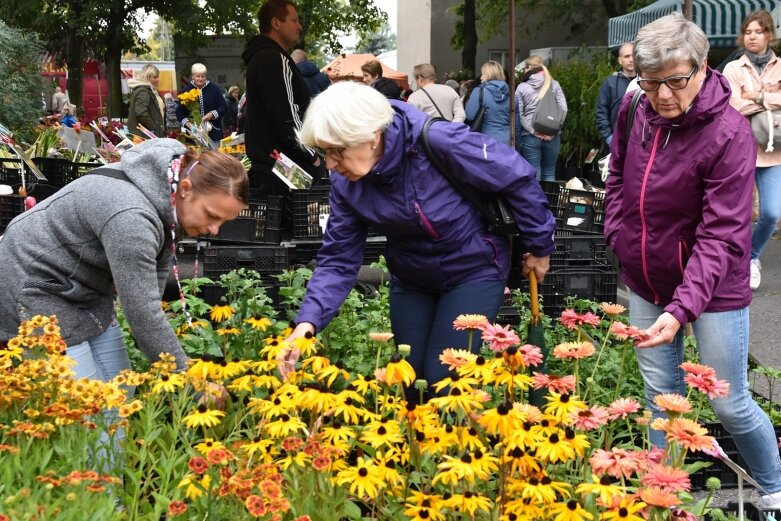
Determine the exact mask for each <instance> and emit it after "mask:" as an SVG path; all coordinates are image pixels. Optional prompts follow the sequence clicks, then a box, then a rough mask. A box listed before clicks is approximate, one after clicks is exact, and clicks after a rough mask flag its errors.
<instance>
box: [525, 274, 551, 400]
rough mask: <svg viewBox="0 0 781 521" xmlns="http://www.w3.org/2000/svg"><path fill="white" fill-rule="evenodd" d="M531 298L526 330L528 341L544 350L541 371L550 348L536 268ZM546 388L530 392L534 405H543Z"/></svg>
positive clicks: (531, 285) (532, 276) (543, 370)
mask: <svg viewBox="0 0 781 521" xmlns="http://www.w3.org/2000/svg"><path fill="white" fill-rule="evenodd" d="M529 299H530V300H531V317H530V318H529V325H528V329H527V332H526V343H527V344H531V345H533V346H537V347H539V348H540V350H541V351H542V364H541V365H540V366H539V367H538V369H539V371H540V372H545V359H546V358H548V350H547V348H546V347H545V328H544V327H543V325H542V313H540V299H539V296H538V291H537V275H535V274H534V270H531V271H529ZM544 396H545V390H544V389H540V390H536V391H534V390H533V391H532V392H531V393H530V394H529V402H530V403H531V404H532V405H536V406H538V407H539V406H541V405H542V404H543V397H544Z"/></svg>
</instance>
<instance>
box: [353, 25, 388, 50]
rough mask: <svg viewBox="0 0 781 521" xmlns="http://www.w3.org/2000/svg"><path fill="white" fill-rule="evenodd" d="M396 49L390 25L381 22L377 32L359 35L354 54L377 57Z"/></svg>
mask: <svg viewBox="0 0 781 521" xmlns="http://www.w3.org/2000/svg"><path fill="white" fill-rule="evenodd" d="M395 48H396V35H395V34H393V33H392V32H391V28H390V24H389V23H388V22H387V21H386V22H383V23H382V25H381V26H380V28H379V30H377V31H371V32H362V33H360V40H358V44H357V45H356V46H355V52H358V53H363V54H373V55H375V56H377V55H378V54H382V53H384V52H386V51H390V50H393V49H395Z"/></svg>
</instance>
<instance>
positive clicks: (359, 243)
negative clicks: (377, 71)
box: [296, 100, 555, 331]
mask: <svg viewBox="0 0 781 521" xmlns="http://www.w3.org/2000/svg"><path fill="white" fill-rule="evenodd" d="M390 103H391V105H392V106H393V108H394V110H395V115H394V117H393V120H392V121H391V123H390V125H389V127H388V128H387V129H386V130H385V133H384V139H385V150H384V153H383V156H382V158H381V159H380V161H379V162H378V163H377V164H376V165H375V166H374V168H373V169H372V170H371V172H369V173H368V174H367V175H366V176H365V177H363V178H361V179H359V180H358V181H354V182H351V181H348V180H347V179H345V178H344V177H342V176H341V175H339V174H333V175H332V176H331V195H330V206H331V215H330V217H329V218H328V224H327V226H326V230H325V233H324V236H323V246H322V247H321V249H320V252H319V253H318V256H317V269H316V270H315V272H314V275H313V277H312V280H311V281H310V282H309V285H308V287H307V291H306V297H305V298H304V301H303V303H302V304H301V309H300V312H299V314H298V316H297V317H296V322H310V323H312V324H313V325H314V326H315V328H316V330H317V331H320V330H322V329H323V328H324V327H325V326H326V325H327V324H328V322H329V321H330V320H331V319H332V318H333V317H334V315H335V314H336V312H337V311H338V310H339V307H340V306H341V305H342V302H343V301H344V299H345V298H346V297H347V294H348V293H349V292H350V290H351V289H352V287H353V286H354V285H355V281H356V279H357V275H358V270H359V268H360V266H361V263H362V259H363V247H364V242H365V240H366V236H367V227H369V226H372V227H373V228H375V229H377V230H379V231H380V233H381V234H382V235H385V236H386V237H387V239H388V247H387V252H386V254H385V256H386V260H387V263H388V269H389V271H390V272H391V276H392V278H393V279H394V280H399V281H401V282H403V283H405V284H407V285H409V286H412V287H415V288H417V289H420V290H423V291H431V292H441V291H445V290H449V289H451V288H453V287H455V286H457V285H458V284H461V283H464V282H480V281H497V280H505V279H506V278H507V276H508V274H509V272H510V250H509V245H508V240H507V238H506V237H501V236H497V235H493V234H491V233H489V232H488V231H487V230H486V226H485V224H484V221H483V218H482V216H481V214H480V213H479V212H478V210H477V209H476V208H475V207H474V206H473V205H472V204H470V203H468V202H467V201H465V200H464V199H463V198H462V197H461V196H460V195H459V194H458V192H456V190H455V189H454V188H453V187H452V186H451V185H450V183H448V181H447V180H446V179H445V178H444V177H442V175H441V174H440V173H439V172H438V171H437V170H436V168H434V166H433V165H432V164H431V162H429V160H428V158H427V157H426V154H425V152H424V151H423V149H422V147H421V146H420V145H419V144H418V138H419V137H420V133H421V131H422V129H423V124H424V123H425V121H426V119H427V118H428V115H427V114H425V113H423V112H421V111H419V110H418V109H416V108H415V107H413V106H411V105H408V104H406V103H402V102H396V101H393V100H391V101H390ZM429 142H430V144H431V148H432V150H433V152H434V153H435V154H437V156H438V157H439V159H440V160H441V161H442V163H443V165H444V166H445V167H446V168H450V169H451V170H450V171H451V172H452V174H453V175H454V176H455V177H456V178H458V179H461V180H462V181H463V182H464V183H465V184H467V185H468V186H470V187H472V188H474V189H475V190H476V191H479V192H495V193H502V194H503V195H504V197H505V199H506V201H507V203H508V205H509V206H511V208H512V211H513V214H514V215H515V220H516V222H517V223H518V227H519V229H520V231H521V235H520V237H518V239H516V240H521V241H522V243H523V246H524V247H525V249H526V251H529V252H531V253H532V254H533V255H535V256H547V255H550V254H551V253H552V252H553V250H554V246H553V232H554V228H555V220H554V218H553V215H552V214H551V213H550V211H549V210H548V202H547V199H546V198H545V194H544V193H543V191H542V189H541V188H540V185H539V184H538V183H537V180H536V177H535V176H536V173H535V170H534V168H532V167H531V166H530V165H529V164H528V163H527V162H526V161H525V160H524V159H523V158H522V157H521V156H520V155H518V153H516V152H515V150H513V149H512V148H510V147H508V146H506V145H502V144H500V143H497V142H496V141H494V140H493V139H491V138H490V137H488V136H486V135H485V134H481V133H478V132H471V131H470V130H469V127H467V126H466V125H464V124H463V123H451V122H445V121H443V122H437V123H434V124H433V125H432V126H431V128H430V129H429Z"/></svg>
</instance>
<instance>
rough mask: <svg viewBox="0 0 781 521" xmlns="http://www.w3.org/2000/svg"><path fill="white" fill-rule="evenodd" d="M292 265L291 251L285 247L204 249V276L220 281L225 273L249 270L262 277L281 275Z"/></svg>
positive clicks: (248, 246)
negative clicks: (243, 269) (240, 269)
mask: <svg viewBox="0 0 781 521" xmlns="http://www.w3.org/2000/svg"><path fill="white" fill-rule="evenodd" d="M289 265H290V250H289V249H288V248H286V247H284V246H255V245H249V244H248V245H242V246H223V245H211V246H207V247H206V248H205V249H204V254H203V275H204V277H208V278H210V279H213V280H214V279H218V278H219V277H220V275H222V274H223V273H228V272H229V271H233V270H237V269H239V268H247V269H250V270H255V271H257V272H258V273H260V274H261V275H273V274H277V273H281V272H282V271H283V270H285V269H287V267H288V266H289Z"/></svg>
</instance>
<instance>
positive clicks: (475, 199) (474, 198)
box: [420, 118, 497, 223]
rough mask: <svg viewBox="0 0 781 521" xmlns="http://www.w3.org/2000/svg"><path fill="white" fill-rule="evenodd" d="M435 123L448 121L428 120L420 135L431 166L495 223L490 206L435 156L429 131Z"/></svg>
mask: <svg viewBox="0 0 781 521" xmlns="http://www.w3.org/2000/svg"><path fill="white" fill-rule="evenodd" d="M435 121H447V120H446V119H442V118H428V120H426V122H425V123H424V124H423V131H422V132H421V133H420V144H421V146H422V147H423V151H424V152H425V153H426V157H428V159H429V161H431V164H432V165H434V168H436V169H437V171H439V173H440V174H441V175H442V177H444V178H445V179H446V180H447V182H448V183H450V185H451V186H452V187H453V188H455V189H456V192H458V193H459V194H461V197H463V198H464V199H466V200H467V201H469V202H470V203H472V204H473V205H475V208H477V210H478V211H479V212H480V214H482V216H483V218H484V219H485V220H486V222H488V223H495V222H496V221H497V216H496V215H495V214H494V212H492V211H491V210H490V209H489V208H488V206H487V205H486V204H485V201H483V200H481V199H480V197H479V196H478V195H477V194H476V192H475V191H474V190H470V189H469V188H467V187H466V186H465V185H464V183H462V182H461V181H459V180H458V179H456V178H455V177H453V176H452V175H450V171H449V170H448V169H447V168H445V166H444V165H443V164H442V161H440V160H439V158H438V157H437V156H436V155H435V154H434V151H433V150H432V149H431V143H429V140H428V129H429V127H431V125H432V124H433V123H434V122H435Z"/></svg>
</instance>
